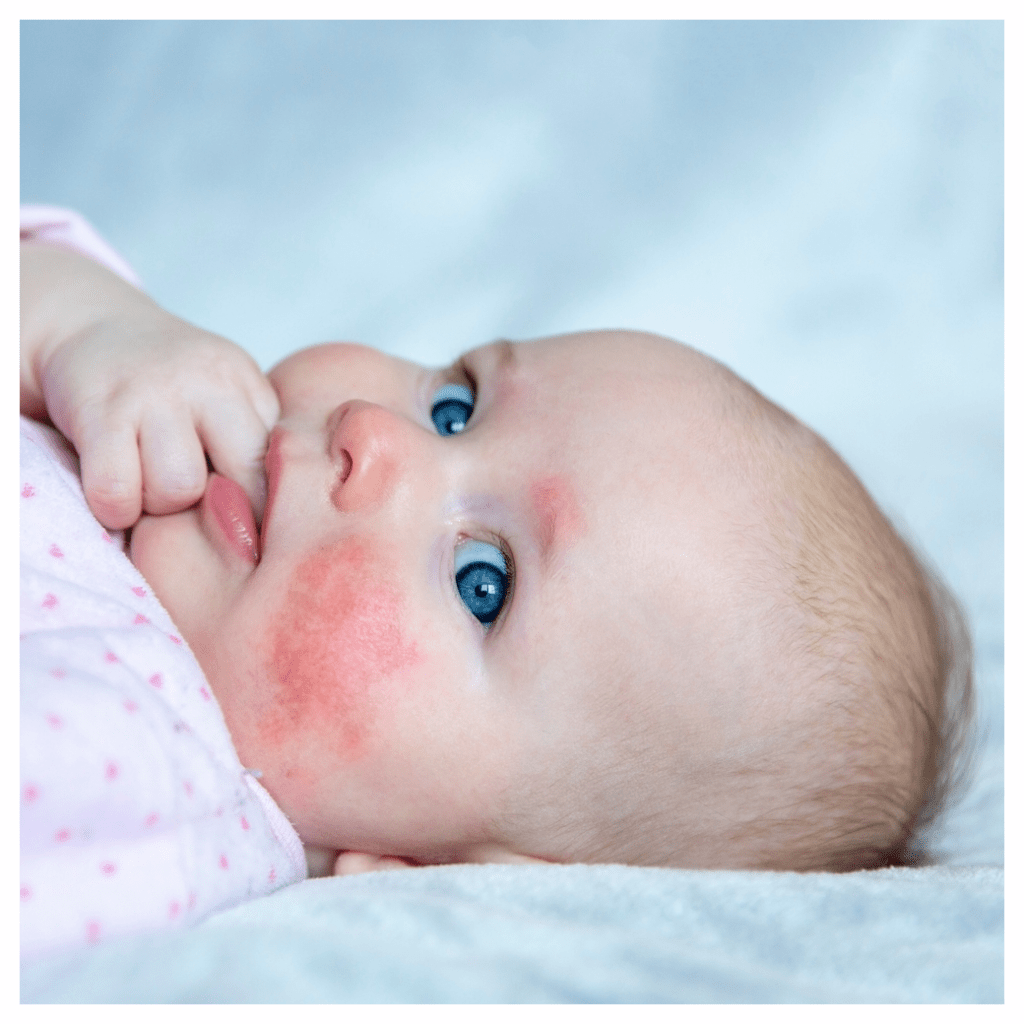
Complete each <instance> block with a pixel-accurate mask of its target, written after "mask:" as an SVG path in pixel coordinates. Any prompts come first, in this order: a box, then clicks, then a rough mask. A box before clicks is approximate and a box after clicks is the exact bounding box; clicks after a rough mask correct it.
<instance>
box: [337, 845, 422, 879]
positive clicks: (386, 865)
mask: <svg viewBox="0 0 1024 1024" xmlns="http://www.w3.org/2000/svg"><path fill="white" fill-rule="evenodd" d="M411 867H415V865H414V864H413V863H411V862H410V861H407V860H405V859H404V858H402V857H382V856H379V855H377V854H375V853H357V852H356V851H354V850H343V851H342V852H341V853H339V854H338V859H337V860H336V861H335V862H334V874H336V875H364V874H367V873H369V872H371V871H398V870H401V869H403V868H411Z"/></svg>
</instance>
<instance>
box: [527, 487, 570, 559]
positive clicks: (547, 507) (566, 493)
mask: <svg viewBox="0 0 1024 1024" xmlns="http://www.w3.org/2000/svg"><path fill="white" fill-rule="evenodd" d="M530 501H531V503H532V504H533V514H534V515H535V516H536V518H537V534H538V537H539V539H540V548H541V555H542V557H543V558H544V560H545V561H546V562H547V561H550V560H551V557H552V556H553V555H554V553H555V552H556V551H557V550H558V549H559V548H560V547H563V546H565V545H567V544H571V543H572V542H573V541H574V540H576V538H577V537H579V535H580V534H581V533H582V532H583V513H582V512H581V511H580V507H579V503H578V502H577V501H576V495H575V494H573V492H572V488H571V487H570V486H569V484H568V483H567V482H566V481H565V480H564V479H563V478H562V477H560V476H545V477H541V478H540V479H539V480H534V482H533V483H532V484H531V485H530Z"/></svg>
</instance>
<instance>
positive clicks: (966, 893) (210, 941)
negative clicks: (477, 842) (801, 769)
mask: <svg viewBox="0 0 1024 1024" xmlns="http://www.w3.org/2000/svg"><path fill="white" fill-rule="evenodd" d="M1002 933H1003V872H1002V869H1000V868H925V869H890V870H886V871H878V872H862V873H857V874H853V875H845V876H839V875H821V874H815V875H796V874H780V875H772V876H764V875H757V874H753V873H750V872H733V871H725V872H698V871H676V870H669V869H661V868H630V867H618V866H606V867H586V866H582V865H570V866H551V867H519V866H516V867H511V866H505V865H487V866H482V865H454V866H450V867H442V868H426V869H422V870H419V871H401V872H390V873H386V874H378V875H364V876H353V877H349V878H329V879H311V880H309V881H306V882H301V883H299V884H298V885H295V886H291V887H290V888H288V889H283V890H281V891H280V892H278V893H275V894H274V895H272V896H268V897H264V898H263V899H261V900H258V901H256V902H254V903H249V904H246V905H244V906H241V907H238V908H236V909H234V910H231V911H227V912H225V913H222V914H219V915H217V916H215V917H213V918H211V919H210V920H208V921H207V922H205V923H204V924H201V925H200V926H199V927H197V928H196V929H195V930H194V931H193V932H192V933H191V934H188V935H181V934H168V935H164V936H156V937H153V938H151V939H149V940H138V941H134V942H132V941H123V942H120V943H117V944H114V945H111V946H109V947H108V948H106V949H104V950H98V951H96V952H95V953H91V954H88V955H79V956H77V957H63V958H55V959H52V960H50V961H48V962H46V963H44V964H41V965H37V966H34V967H32V968H30V969H29V970H27V971H26V972H24V973H23V980H22V999H23V1000H25V1001H34V1000H41V1001H45V1002H88V1001H99V1002H107V1001H115V1002H282V1001H283V1002H311V1003H317V1002H359V1003H374V1002H484V1003H486V1002H548V1001H553V1002H600V1003H620V1002H621V1003H632V1002H694V1003H704V1002H812V1003H816V1002H844V1003H845V1002H882V1003H887V1002H999V1001H1001V1000H1002V993H1003V976H1002V959H1001V949H1002Z"/></svg>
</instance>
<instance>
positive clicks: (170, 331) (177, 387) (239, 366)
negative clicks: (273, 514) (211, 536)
mask: <svg viewBox="0 0 1024 1024" xmlns="http://www.w3.org/2000/svg"><path fill="white" fill-rule="evenodd" d="M26 250H28V251H26ZM26 265H28V266H26ZM55 267H56V269H57V272H58V273H57V278H56V280H57V281H59V285H57V286H55V290H56V292H57V293H59V294H54V288H53V287H51V291H50V293H49V294H47V293H46V292H45V290H44V283H45V282H46V281H47V280H48V281H49V282H50V284H51V285H53V283H54V280H55V279H54V276H53V275H54V268H55ZM26 271H27V272H28V276H29V278H30V284H29V287H28V289H26ZM33 273H35V275H36V276H35V279H34V280H35V291H33V285H32V283H31V279H32V275H33ZM26 291H27V294H26ZM26 299H29V300H32V299H35V300H38V301H36V304H35V306H33V305H32V302H31V301H29V302H28V303H27V302H26ZM76 305H77V309H76ZM22 307H23V325H22V345H23V350H24V349H25V348H26V346H27V347H28V349H29V356H28V358H29V362H30V365H29V367H28V368H27V371H26V367H25V358H26V356H25V353H24V351H23V371H22V381H23V386H22V396H23V397H22V405H23V409H22V411H23V412H27V413H28V414H30V415H31V414H32V413H31V411H29V410H26V409H25V408H24V406H25V405H26V401H25V390H26V389H25V378H26V372H27V373H28V376H29V377H30V387H29V390H30V391H31V390H32V388H31V384H32V383H34V384H35V386H36V389H37V391H38V395H39V397H40V398H41V400H42V402H43V403H45V408H46V412H47V413H48V414H49V417H50V419H51V420H52V422H53V424H54V426H56V427H57V428H58V429H59V430H60V431H61V433H63V434H64V435H65V436H66V437H67V438H68V439H69V440H70V441H71V442H72V444H74V446H75V448H76V449H77V451H78V454H79V457H80V459H81V469H82V486H83V489H84V490H85V496H86V499H87V500H88V502H89V505H90V507H91V508H92V510H93V512H94V514H95V515H96V517H97V519H99V520H100V522H101V523H103V525H104V526H106V527H108V528H110V529H121V528H124V527H127V526H131V525H133V524H134V523H135V522H136V521H137V520H138V518H139V515H140V513H141V512H142V511H145V512H147V513H149V514H151V515H163V514H166V513H169V512H177V511H180V510H182V509H185V508H188V507H189V506H190V505H193V504H194V503H195V502H196V501H198V500H199V498H201V497H202V494H203V491H204V490H205V488H206V482H207V461H206V456H207V455H209V459H210V462H211V463H212V465H213V468H214V469H216V470H217V472H218V473H220V474H221V475H222V476H226V477H229V478H231V479H232V480H235V481H237V482H238V483H239V484H241V486H242V488H243V489H244V490H245V492H246V494H248V496H249V499H250V500H251V501H252V503H253V507H254V509H255V511H256V515H257V518H259V517H261V516H262V514H263V506H264V503H265V501H266V482H265V477H264V471H263V457H264V454H265V452H266V442H267V433H268V431H269V429H270V428H271V427H272V426H273V424H274V422H275V420H276V419H277V415H278V403H277V396H276V395H275V393H274V390H273V388H272V387H271V386H270V384H269V383H268V381H267V379H266V377H265V376H264V375H263V374H262V373H261V372H260V369H259V367H258V366H257V365H256V363H255V361H254V360H253V359H252V358H251V357H250V356H249V355H248V354H247V353H246V352H245V351H243V350H242V349H241V348H239V347H238V346H237V345H235V344H233V343H232V342H230V341H228V340H227V339H226V338H222V337H220V336H218V335H216V334H211V333H209V332H208V331H203V330H200V329H199V328H197V327H194V326H192V325H191V324H189V323H186V322H185V321H183V320H180V319H178V318H177V317H175V316H172V315H171V314H170V313H168V312H166V311H165V310H163V309H161V308H160V307H159V306H158V305H156V303H154V302H153V301H152V300H151V299H149V298H148V297H147V296H145V295H144V294H143V293H142V292H139V291H137V290H136V289H135V288H132V287H131V286H130V285H128V284H126V283H125V282H123V281H121V280H120V278H117V277H116V276H115V275H113V274H111V273H110V272H109V271H107V270H106V269H105V268H103V267H100V266H98V265H97V264H95V263H93V262H91V261H89V260H86V259H85V258H84V257H79V256H77V255H76V254H73V253H66V252H62V251H59V250H55V249H47V248H46V247H44V246H24V247H23V251H22ZM69 311H73V315H69ZM26 312H27V313H28V314H29V315H30V330H29V334H28V337H27V336H26ZM33 313H38V314H39V315H38V316H37V318H36V320H35V321H34V322H33V321H32V320H31V314H33ZM28 404H29V405H30V406H31V404H32V402H31V400H30V401H29V402H28Z"/></svg>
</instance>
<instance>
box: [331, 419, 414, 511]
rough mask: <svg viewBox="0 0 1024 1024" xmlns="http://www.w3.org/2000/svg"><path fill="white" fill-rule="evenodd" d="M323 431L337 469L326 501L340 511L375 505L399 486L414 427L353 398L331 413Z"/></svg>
mask: <svg viewBox="0 0 1024 1024" xmlns="http://www.w3.org/2000/svg"><path fill="white" fill-rule="evenodd" d="M327 429H328V445H329V452H330V457H331V460H332V462H333V463H334V464H335V466H336V467H337V469H338V477H337V483H336V484H335V486H334V491H333V492H332V494H331V500H332V502H333V503H334V505H335V506H336V507H337V508H338V509H339V510H340V511H342V512H357V511H360V510H361V509H364V508H368V507H372V506H374V505H378V504H380V503H381V502H383V501H384V500H386V499H387V497H388V496H389V495H391V494H393V493H394V491H395V490H396V489H397V488H398V487H400V486H401V484H402V478H403V475H404V473H403V470H404V468H405V467H406V466H408V464H409V462H410V460H411V457H412V449H413V444H414V435H415V432H416V431H417V430H418V429H419V428H418V427H417V425H416V424H413V423H411V422H410V421H409V420H407V419H405V418H404V417H402V416H399V415H398V414H396V413H394V412H391V411H390V410H389V409H385V408H384V407H383V406H380V405H375V404H374V403H373V402H364V401H362V400H361V399H353V400H352V401H350V402H345V403H344V404H343V405H339V406H338V408H337V409H335V410H334V412H332V413H331V416H330V419H329V420H328V426H327Z"/></svg>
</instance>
